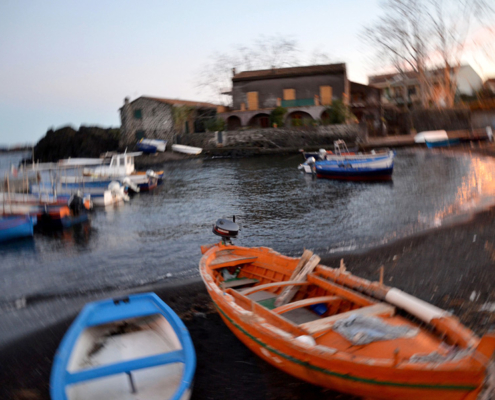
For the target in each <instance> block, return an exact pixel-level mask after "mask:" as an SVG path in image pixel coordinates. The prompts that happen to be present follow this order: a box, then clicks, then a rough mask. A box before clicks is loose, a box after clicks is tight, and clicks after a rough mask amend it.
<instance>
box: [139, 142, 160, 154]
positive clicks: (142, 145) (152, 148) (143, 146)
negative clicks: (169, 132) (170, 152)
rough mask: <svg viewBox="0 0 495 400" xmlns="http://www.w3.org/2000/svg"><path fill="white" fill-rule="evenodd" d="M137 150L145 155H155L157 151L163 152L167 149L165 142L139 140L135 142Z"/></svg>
mask: <svg viewBox="0 0 495 400" xmlns="http://www.w3.org/2000/svg"><path fill="white" fill-rule="evenodd" d="M136 146H137V148H138V150H140V151H142V152H143V153H147V154H155V153H156V152H157V151H159V152H164V151H165V148H166V147H167V141H166V140H158V139H141V140H140V141H139V142H137V145H136Z"/></svg>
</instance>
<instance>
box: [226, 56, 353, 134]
mask: <svg viewBox="0 0 495 400" xmlns="http://www.w3.org/2000/svg"><path fill="white" fill-rule="evenodd" d="M224 94H230V95H232V106H231V107H224V108H223V109H219V117H221V118H223V119H224V120H225V121H226V123H227V129H228V130H235V129H238V128H240V127H246V126H250V127H259V128H267V127H269V126H270V119H269V117H270V112H271V111H272V110H273V109H274V108H276V107H277V106H282V107H285V108H287V110H288V112H287V114H286V115H285V125H289V126H290V125H299V124H300V122H301V121H303V120H304V121H306V122H307V121H310V123H311V121H317V120H320V119H325V117H327V115H326V114H325V113H326V109H327V107H328V106H331V104H332V101H334V100H337V99H338V100H343V101H344V103H346V104H347V103H348V99H349V94H350V87H349V81H348V80H347V73H346V66H345V64H328V65H311V66H305V67H292V68H277V69H275V68H273V69H267V70H258V71H244V72H241V73H238V74H236V73H235V69H234V70H233V77H232V91H231V92H227V93H224Z"/></svg>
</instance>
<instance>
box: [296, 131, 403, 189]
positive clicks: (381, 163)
mask: <svg viewBox="0 0 495 400" xmlns="http://www.w3.org/2000/svg"><path fill="white" fill-rule="evenodd" d="M394 157H395V153H394V152H393V151H392V150H389V149H382V150H372V151H371V152H369V153H353V152H350V151H349V150H348V149H347V146H346V144H345V142H344V141H343V140H337V141H335V143H334V152H333V153H332V154H328V153H327V152H326V151H325V150H323V149H322V150H320V157H319V158H318V160H317V159H315V158H314V157H310V158H308V159H307V160H306V162H304V163H303V164H301V165H300V166H299V169H301V170H303V172H305V173H308V174H316V176H317V177H318V178H327V179H339V180H354V181H379V180H390V179H391V178H392V173H393V170H394Z"/></svg>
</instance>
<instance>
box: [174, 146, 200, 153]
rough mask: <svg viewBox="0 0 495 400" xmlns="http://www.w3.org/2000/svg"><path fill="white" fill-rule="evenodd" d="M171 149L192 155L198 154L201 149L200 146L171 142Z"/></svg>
mask: <svg viewBox="0 0 495 400" xmlns="http://www.w3.org/2000/svg"><path fill="white" fill-rule="evenodd" d="M172 150H173V151H175V152H177V153H184V154H192V155H198V154H200V153H201V152H202V151H203V149H202V148H201V147H192V146H185V145H183V144H173V145H172Z"/></svg>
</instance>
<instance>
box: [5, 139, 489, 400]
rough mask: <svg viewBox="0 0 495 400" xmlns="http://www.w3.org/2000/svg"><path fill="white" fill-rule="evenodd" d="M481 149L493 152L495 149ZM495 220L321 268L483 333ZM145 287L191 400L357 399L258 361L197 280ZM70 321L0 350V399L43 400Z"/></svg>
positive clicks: (335, 258) (332, 260)
mask: <svg viewBox="0 0 495 400" xmlns="http://www.w3.org/2000/svg"><path fill="white" fill-rule="evenodd" d="M483 151H484V152H485V154H490V155H493V154H495V147H493V146H491V147H490V146H488V147H486V148H485V149H484V150H483ZM494 221H495V208H492V209H490V210H485V211H483V212H481V213H478V214H476V215H473V216H471V217H470V218H469V219H465V220H464V221H463V222H462V223H457V224H455V225H450V226H444V227H440V228H436V229H434V230H431V231H428V232H424V233H421V234H418V235H415V236H411V237H408V238H404V239H401V240H397V241H395V242H392V243H389V244H386V245H383V246H381V247H377V248H373V249H370V250H366V251H362V252H350V253H341V254H333V255H331V256H325V257H323V260H322V264H325V265H328V266H331V267H337V266H338V265H339V263H340V260H341V259H342V258H343V259H344V262H345V264H346V266H347V269H348V270H350V271H351V272H352V273H354V274H356V275H358V276H362V277H364V278H368V279H372V280H376V279H378V276H379V268H380V267H381V266H384V269H385V284H387V285H390V286H394V287H397V288H400V289H402V290H404V291H406V292H408V293H410V294H412V295H415V296H417V297H419V298H421V299H423V300H425V301H428V302H430V303H432V304H434V305H436V306H439V307H442V308H444V309H447V310H450V311H452V312H453V313H454V314H455V315H457V316H458V317H459V318H460V320H461V321H462V322H463V323H464V324H465V325H466V326H468V327H469V328H471V329H473V330H474V331H475V332H476V333H477V334H480V335H481V334H483V333H484V332H486V331H487V330H490V329H494V328H495V313H494V312H495V287H494V286H493V282H494V280H495V268H494V264H495V224H494ZM239 244H240V245H242V243H239ZM298 250H301V252H302V250H303V249H298ZM199 258H200V255H199V251H198V261H199ZM148 290H153V291H155V292H156V293H157V294H158V295H159V296H160V297H161V298H163V299H164V300H165V301H166V302H167V303H168V304H169V305H170V306H171V307H172V308H173V309H174V310H175V311H176V312H177V313H178V314H179V316H180V317H181V318H182V319H183V320H184V322H185V324H186V326H187V327H188V329H189V331H190V333H191V337H192V339H193V342H194V345H195V348H196V352H197V359H198V363H197V370H196V375H195V384H194V392H193V396H192V399H231V398H235V399H237V400H244V399H246V400H247V399H254V400H256V399H260V400H261V399H267V400H271V399H294V400H295V399H309V400H313V399H315V400H316V399H343V400H350V399H355V398H353V397H350V396H347V395H343V394H340V393H336V392H331V391H328V390H325V389H322V388H319V387H316V386H312V385H309V384H307V383H304V382H302V381H299V380H297V379H295V378H292V377H290V376H288V375H286V374H284V373H283V372H281V371H279V370H277V369H276V368H274V367H272V366H270V365H268V364H266V363H265V362H264V361H262V360H261V359H259V358H258V357H256V356H255V355H254V354H253V353H251V352H250V351H249V350H248V349H247V348H246V347H245V346H244V345H243V344H242V343H241V342H240V341H239V340H237V338H236V337H235V336H234V335H233V334H232V333H231V332H230V330H229V329H228V328H227V327H226V326H225V325H224V324H223V322H222V321H221V319H220V316H219V315H218V313H217V312H216V311H215V309H214V307H213V305H212V303H211V301H210V299H209V296H208V294H207V293H206V290H205V289H204V286H203V283H202V282H201V281H199V279H197V280H194V281H190V282H185V283H181V284H177V285H155V286H153V287H148V288H139V289H137V290H136V291H148ZM74 317H75V316H74ZM71 319H72V318H71ZM71 319H68V320H66V321H63V322H61V323H59V324H57V325H55V326H49V327H46V328H44V329H43V330H41V331H39V332H36V333H35V334H32V335H30V336H28V337H24V338H20V339H19V340H18V341H17V342H15V343H11V344H10V345H9V346H8V347H4V348H1V349H0V360H1V363H0V398H1V399H16V400H21V399H23V400H27V399H49V391H48V390H49V388H48V383H49V377H50V368H51V363H52V360H53V356H54V354H55V350H56V348H57V347H58V344H59V343H60V340H61V339H62V337H63V335H64V333H65V331H66V329H67V328H68V326H69V325H70V323H71Z"/></svg>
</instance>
